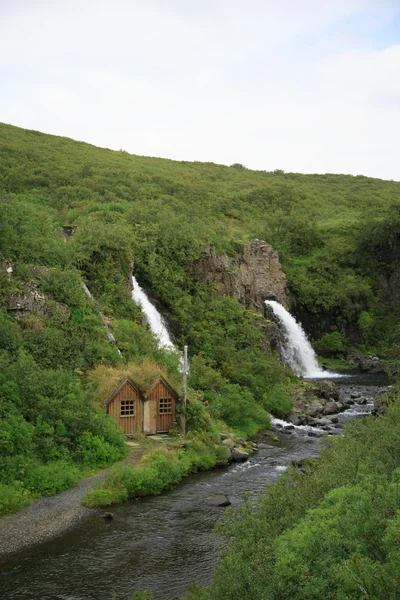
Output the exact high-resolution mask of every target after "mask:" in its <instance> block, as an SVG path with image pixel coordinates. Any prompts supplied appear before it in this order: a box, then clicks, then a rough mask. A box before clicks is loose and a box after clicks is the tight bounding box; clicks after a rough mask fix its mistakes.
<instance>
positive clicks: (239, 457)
mask: <svg viewBox="0 0 400 600" xmlns="http://www.w3.org/2000/svg"><path fill="white" fill-rule="evenodd" d="M248 458H249V454H248V452H246V451H245V450H239V448H233V450H232V460H233V462H246V460H247V459H248Z"/></svg>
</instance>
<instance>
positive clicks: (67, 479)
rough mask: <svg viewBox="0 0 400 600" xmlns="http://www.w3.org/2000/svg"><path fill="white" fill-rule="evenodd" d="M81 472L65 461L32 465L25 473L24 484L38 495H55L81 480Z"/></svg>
mask: <svg viewBox="0 0 400 600" xmlns="http://www.w3.org/2000/svg"><path fill="white" fill-rule="evenodd" d="M80 478H81V473H80V471H79V469H78V468H77V467H76V466H73V465H72V464H70V463H67V462H65V461H53V462H48V463H47V464H46V465H32V466H30V467H28V468H27V469H26V471H25V474H24V486H25V487H26V488H27V489H28V490H30V492H32V494H35V495H38V496H53V495H54V494H58V493H59V492H62V491H64V490H66V489H68V488H70V487H72V486H73V485H75V483H77V481H79V479H80Z"/></svg>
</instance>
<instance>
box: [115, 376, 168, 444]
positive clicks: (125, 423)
mask: <svg viewBox="0 0 400 600" xmlns="http://www.w3.org/2000/svg"><path fill="white" fill-rule="evenodd" d="M178 400H179V396H178V394H177V392H176V391H175V390H174V389H173V388H172V387H171V386H170V385H169V383H168V381H167V380H166V379H164V377H162V375H159V376H158V377H157V379H156V380H155V381H154V382H153V384H152V385H151V386H150V388H149V389H148V390H147V391H146V392H145V393H143V392H142V390H141V389H140V388H139V386H138V385H137V384H136V383H135V382H134V381H133V380H132V379H131V378H130V377H124V379H123V380H122V381H121V382H120V384H119V385H118V387H117V388H116V389H115V390H114V392H113V393H112V394H111V396H110V397H109V398H108V400H107V403H106V408H107V412H108V414H109V415H111V416H112V417H113V418H114V419H115V421H116V423H117V424H118V426H119V427H120V429H122V431H123V432H124V433H125V434H126V435H128V436H131V435H133V434H135V433H141V432H143V433H148V434H154V433H165V432H167V431H169V430H170V429H171V428H172V427H173V425H174V424H175V422H176V406H177V402H178Z"/></svg>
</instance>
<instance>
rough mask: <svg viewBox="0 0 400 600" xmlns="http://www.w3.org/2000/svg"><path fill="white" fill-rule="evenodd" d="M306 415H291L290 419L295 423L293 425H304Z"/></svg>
mask: <svg viewBox="0 0 400 600" xmlns="http://www.w3.org/2000/svg"><path fill="white" fill-rule="evenodd" d="M304 420H305V418H304V415H297V414H294V415H290V417H289V421H290V422H291V423H292V424H293V425H303V424H304Z"/></svg>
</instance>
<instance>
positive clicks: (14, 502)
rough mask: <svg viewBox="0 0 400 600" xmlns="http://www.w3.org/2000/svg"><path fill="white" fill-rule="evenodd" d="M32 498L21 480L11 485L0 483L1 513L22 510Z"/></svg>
mask: <svg viewBox="0 0 400 600" xmlns="http://www.w3.org/2000/svg"><path fill="white" fill-rule="evenodd" d="M31 499H32V496H31V494H30V493H29V491H28V490H26V489H25V488H24V487H23V486H22V484H21V483H20V482H18V481H16V482H15V483H13V484H10V485H5V484H3V483H0V515H6V514H8V513H13V512H17V511H18V510H21V509H22V508H24V506H27V505H28V504H29V503H30V501H31Z"/></svg>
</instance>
